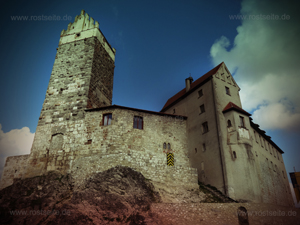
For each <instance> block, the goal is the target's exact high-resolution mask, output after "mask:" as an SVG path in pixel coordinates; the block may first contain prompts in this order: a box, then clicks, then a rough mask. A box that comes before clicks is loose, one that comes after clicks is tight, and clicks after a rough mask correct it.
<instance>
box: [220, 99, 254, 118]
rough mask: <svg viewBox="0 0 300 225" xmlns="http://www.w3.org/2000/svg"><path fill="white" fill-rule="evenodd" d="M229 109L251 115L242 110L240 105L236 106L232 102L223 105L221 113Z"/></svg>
mask: <svg viewBox="0 0 300 225" xmlns="http://www.w3.org/2000/svg"><path fill="white" fill-rule="evenodd" d="M230 110H234V111H237V112H239V113H242V114H244V115H246V116H251V114H250V113H248V112H246V111H245V110H243V109H242V108H241V107H239V106H237V105H236V104H234V103H232V102H229V103H228V104H227V105H226V106H225V108H224V109H223V111H222V112H223V113H226V112H228V111H230Z"/></svg>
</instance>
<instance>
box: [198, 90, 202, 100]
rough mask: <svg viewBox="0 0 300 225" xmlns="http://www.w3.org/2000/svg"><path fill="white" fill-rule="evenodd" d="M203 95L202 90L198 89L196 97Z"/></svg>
mask: <svg viewBox="0 0 300 225" xmlns="http://www.w3.org/2000/svg"><path fill="white" fill-rule="evenodd" d="M202 96H203V91H202V89H201V90H200V91H198V98H200V97H202Z"/></svg>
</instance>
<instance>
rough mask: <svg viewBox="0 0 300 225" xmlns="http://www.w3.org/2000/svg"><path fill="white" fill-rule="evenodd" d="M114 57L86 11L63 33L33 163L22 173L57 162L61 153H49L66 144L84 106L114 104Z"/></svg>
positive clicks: (38, 171) (29, 173)
mask: <svg viewBox="0 0 300 225" xmlns="http://www.w3.org/2000/svg"><path fill="white" fill-rule="evenodd" d="M114 61H115V49H114V48H112V47H111V46H110V44H109V43H108V42H107V41H106V39H105V37H104V35H103V34H102V33H101V31H100V30H99V23H98V22H97V21H95V22H94V19H93V18H89V15H88V14H87V13H85V12H84V10H82V11H81V14H80V15H79V16H76V17H75V21H74V22H73V23H70V24H69V25H68V28H67V30H63V31H62V32H61V35H60V40H59V46H58V48H57V53H56V57H55V62H54V65H53V69H52V73H51V77H50V81H49V85H48V88H47V92H46V97H45V101H44V104H43V108H42V111H41V114H40V117H39V121H38V126H37V129H36V134H35V139H34V142H33V146H32V149H31V155H30V158H29V164H28V166H27V170H26V173H25V174H24V175H23V177H31V176H36V175H39V174H42V173H43V171H45V170H47V166H49V163H50V161H53V160H55V161H57V154H55V155H53V157H51V152H52V153H54V152H55V151H53V150H55V149H57V150H59V149H62V145H63V143H64V142H65V141H66V140H64V136H63V134H64V131H65V127H66V123H68V122H71V121H77V120H82V119H84V117H85V111H84V109H86V108H98V107H101V106H108V105H111V104H112V91H113V76H114V67H115V66H114ZM49 129H51V136H50V137H48V136H49V134H48V132H49ZM49 142H50V143H49ZM49 144H50V147H49ZM49 151H50V153H49ZM56 153H59V152H56ZM58 155H59V154H58ZM54 156H55V157H56V159H54ZM62 159H63V154H62ZM59 161H60V163H59V164H58V165H56V163H55V165H56V166H57V167H61V168H65V167H68V165H67V164H65V163H64V162H63V161H61V160H59ZM50 164H51V163H50ZM56 169H59V168H56Z"/></svg>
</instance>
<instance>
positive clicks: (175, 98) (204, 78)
mask: <svg viewBox="0 0 300 225" xmlns="http://www.w3.org/2000/svg"><path fill="white" fill-rule="evenodd" d="M223 63H224V62H221V63H220V64H219V65H217V66H216V67H215V68H213V69H212V70H210V71H209V72H207V73H206V74H204V75H203V76H201V77H200V78H199V79H197V80H195V81H194V82H193V83H191V87H190V90H188V92H186V88H184V89H182V90H181V91H179V92H178V93H177V94H175V95H174V96H173V97H171V98H169V99H168V101H167V102H166V104H165V105H164V107H163V108H162V110H161V112H163V111H165V110H167V109H168V108H169V107H171V106H172V105H173V104H175V103H176V102H177V101H178V100H180V99H182V98H184V97H186V96H187V95H189V94H190V93H192V92H193V91H194V90H195V89H196V88H198V87H199V86H201V85H202V84H203V83H204V82H206V81H207V80H208V79H209V78H210V77H211V76H212V75H214V74H215V73H216V72H217V71H218V70H219V68H220V67H221V65H222V64H223Z"/></svg>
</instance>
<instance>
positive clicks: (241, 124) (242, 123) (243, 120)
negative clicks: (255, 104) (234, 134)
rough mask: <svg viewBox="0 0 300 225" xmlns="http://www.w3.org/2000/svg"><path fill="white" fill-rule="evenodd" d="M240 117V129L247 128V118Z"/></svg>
mask: <svg viewBox="0 0 300 225" xmlns="http://www.w3.org/2000/svg"><path fill="white" fill-rule="evenodd" d="M239 117H240V127H243V128H246V126H245V118H244V117H243V116H239Z"/></svg>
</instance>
